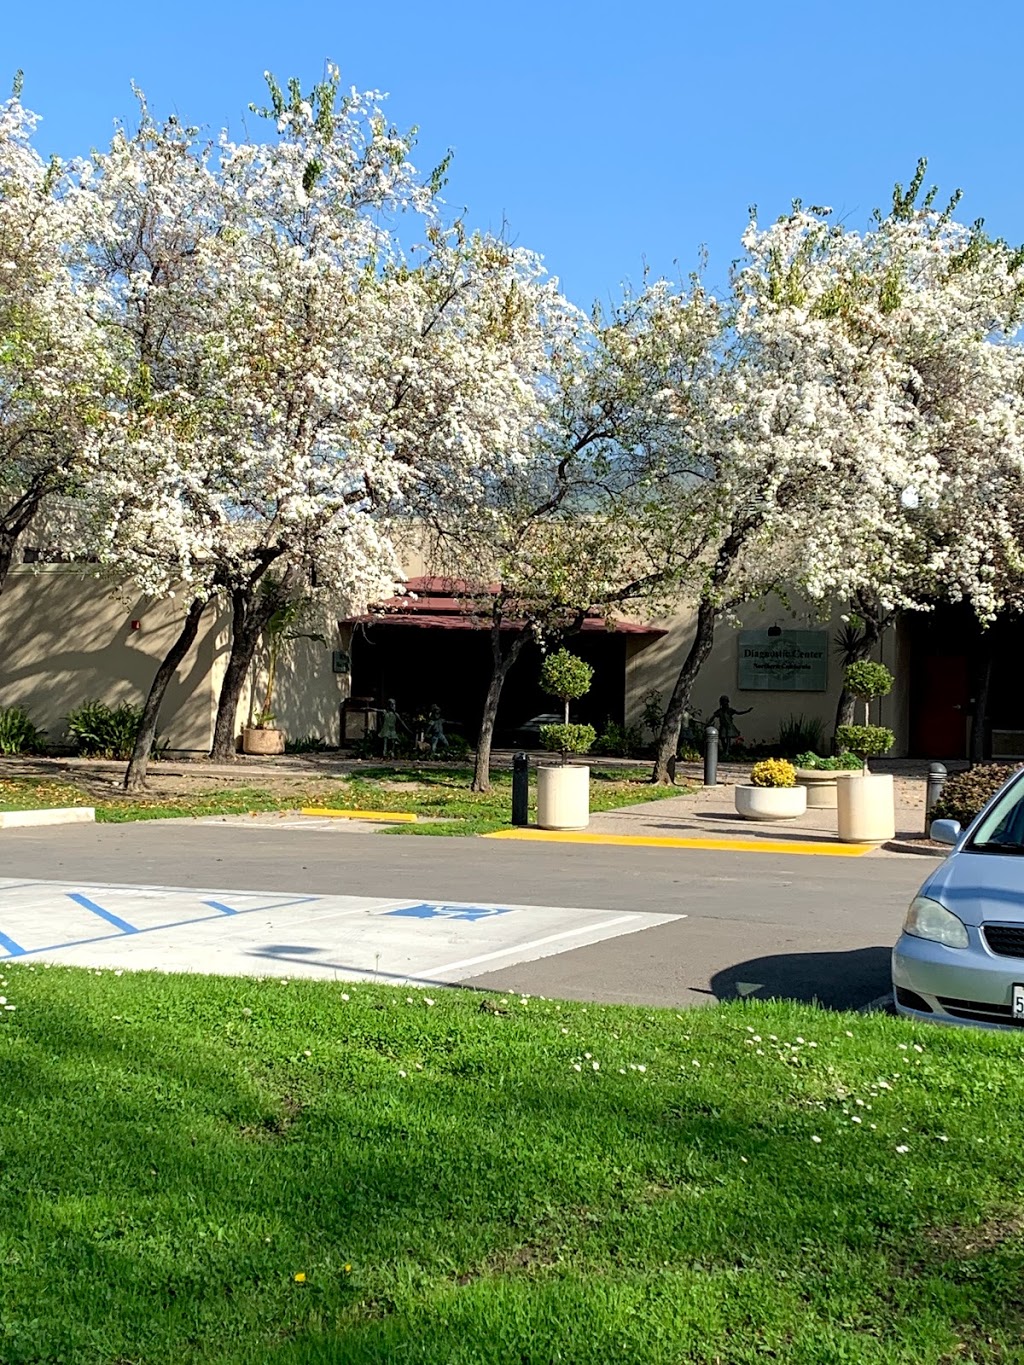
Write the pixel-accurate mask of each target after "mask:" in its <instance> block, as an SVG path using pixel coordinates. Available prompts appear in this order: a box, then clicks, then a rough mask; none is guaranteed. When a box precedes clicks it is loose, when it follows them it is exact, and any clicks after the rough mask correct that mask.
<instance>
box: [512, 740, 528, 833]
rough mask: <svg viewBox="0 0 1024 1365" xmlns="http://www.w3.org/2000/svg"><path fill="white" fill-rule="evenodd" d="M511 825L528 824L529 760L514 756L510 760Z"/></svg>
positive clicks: (522, 756) (524, 756)
mask: <svg viewBox="0 0 1024 1365" xmlns="http://www.w3.org/2000/svg"><path fill="white" fill-rule="evenodd" d="M512 823H513V824H514V825H528V824H529V823H530V760H529V758H528V757H527V756H526V754H516V756H515V757H514V758H513V760H512Z"/></svg>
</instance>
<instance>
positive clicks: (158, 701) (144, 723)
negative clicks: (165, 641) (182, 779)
mask: <svg viewBox="0 0 1024 1365" xmlns="http://www.w3.org/2000/svg"><path fill="white" fill-rule="evenodd" d="M209 600H210V599H209V598H208V597H197V598H195V600H194V601H193V602H192V604H191V606H190V607H189V609H188V611H187V612H186V614H185V620H184V623H183V625H182V627H181V632H180V634H179V635H178V638H177V639H176V640H175V642H174V644H173V645H171V647H170V649H169V650H168V651H167V653H166V654H165V655H164V659H163V662H162V663H161V665H160V667H159V668H158V669H157V671H156V677H155V678H154V679H153V685H152V687H150V689H149V696H148V697H147V698H146V704H145V706H144V707H143V708H142V720H141V721H140V722H139V732H138V734H137V735H136V736H135V748H134V749H133V750H132V756H131V759H130V760H129V762H128V768H127V770H126V772H125V775H124V787H125V791H130V792H135V791H141V790H142V789H143V788H144V787H145V785H146V771H147V769H148V767H149V756H150V754H151V753H152V751H153V744H154V742H155V741H156V731H157V725H158V723H159V720H160V707H161V705H162V704H163V699H164V694H165V693H166V691H167V687H168V684H169V683H170V681H171V679H172V678H173V677H174V674H175V672H176V670H177V668H178V665H179V664H180V663H181V661H182V659H184V657H185V655H186V654H187V653H188V652H189V650H190V649H191V648H192V645H193V644H194V643H195V638H196V635H197V634H198V633H199V622H200V619H201V617H202V615H203V612H204V611H205V610H206V607H207V604H208V602H209Z"/></svg>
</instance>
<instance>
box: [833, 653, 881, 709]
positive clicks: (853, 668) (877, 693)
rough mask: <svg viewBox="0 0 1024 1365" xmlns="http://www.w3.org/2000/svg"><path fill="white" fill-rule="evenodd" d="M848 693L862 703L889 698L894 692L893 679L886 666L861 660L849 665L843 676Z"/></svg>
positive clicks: (868, 660)
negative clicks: (877, 698)
mask: <svg viewBox="0 0 1024 1365" xmlns="http://www.w3.org/2000/svg"><path fill="white" fill-rule="evenodd" d="M843 682H844V683H845V686H846V690H847V692H852V693H853V695H854V696H855V697H860V699H861V700H862V701H874V699H875V698H876V697H887V696H888V695H889V693H890V692H891V691H892V683H893V677H892V674H891V673H890V672H889V670H888V669H887V668H886V666H885V664H876V663H873V662H872V661H871V660H870V659H859V660H858V661H857V662H856V663H855V664H848V665H847V668H846V672H845V673H844V675H843Z"/></svg>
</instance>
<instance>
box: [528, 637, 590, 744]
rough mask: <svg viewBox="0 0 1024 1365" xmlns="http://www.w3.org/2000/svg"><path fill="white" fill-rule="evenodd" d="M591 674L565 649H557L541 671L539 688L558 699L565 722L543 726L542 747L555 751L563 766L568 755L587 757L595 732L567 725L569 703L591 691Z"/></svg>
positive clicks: (574, 655)
mask: <svg viewBox="0 0 1024 1365" xmlns="http://www.w3.org/2000/svg"><path fill="white" fill-rule="evenodd" d="M593 679H594V670H593V669H592V668H591V667H590V665H589V664H588V663H586V662H585V661H584V660H583V659H581V658H580V657H579V655H578V654H572V653H570V652H569V650H567V649H559V650H558V651H556V653H554V654H549V655H548V657H547V658H546V659H545V660H544V665H543V667H542V668H541V671H540V685H541V687H543V689H544V691H545V692H546V693H547V694H548V696H549V697H557V698H558V699H559V701H561V702H562V705H563V706H564V708H565V720H564V722H563V723H562V724H560V725H542V726H541V731H540V737H541V743H542V744H544V746H545V747H546V748H548V749H556V750H558V752H559V753H560V754H561V755H562V762H563V763H565V762H566V760H567V758H568V755H569V754H585V753H587V752H588V751H589V750H590V748H591V746H592V745H593V743H594V741H595V740H596V739H597V732H596V731H595V730H594V727H593V726H592V725H572V724H570V721H569V703H570V702H573V701H578V700H579V699H580V697H583V696H585V695H586V694H587V693H588V692H589V691H590V684H591V682H593Z"/></svg>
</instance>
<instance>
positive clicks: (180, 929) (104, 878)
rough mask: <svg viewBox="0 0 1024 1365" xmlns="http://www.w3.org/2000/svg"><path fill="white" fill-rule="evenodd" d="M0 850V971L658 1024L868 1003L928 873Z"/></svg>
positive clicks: (764, 858)
mask: <svg viewBox="0 0 1024 1365" xmlns="http://www.w3.org/2000/svg"><path fill="white" fill-rule="evenodd" d="M0 840H2V841H0V877H2V878H3V879H4V884H0V935H2V936H3V938H0V955H3V954H6V956H8V957H11V958H19V959H20V960H24V961H32V960H41V959H43V958H45V959H46V960H50V961H65V962H71V961H75V962H79V963H87V964H89V965H113V964H114V963H115V962H116V964H117V965H118V966H120V967H123V968H130V967H141V968H147V967H148V968H152V967H157V968H163V969H168V970H207V971H214V972H216V971H224V972H238V971H251V972H253V974H256V975H267V974H272V973H273V974H279V975H280V974H291V975H299V974H302V975H324V974H329V975H331V976H334V977H336V978H338V979H342V980H359V979H367V977H373V976H375V975H376V977H377V979H381V980H393V981H396V982H397V981H402V982H412V983H417V984H423V985H427V984H444V983H446V982H449V981H450V982H456V981H458V982H461V983H463V984H467V985H475V986H480V987H484V988H487V989H502V990H504V989H511V990H518V991H529V992H531V993H534V994H543V995H550V996H562V997H567V998H573V999H592V1000H604V1001H621V1002H634V1003H645V1004H658V1005H674V1006H676V1007H684V1006H692V1005H705V1004H709V1003H713V1002H714V1001H715V1000H723V999H730V998H735V997H736V996H748V997H752V998H768V997H771V996H783V997H789V998H794V999H800V1000H817V1001H819V1002H820V1003H822V1004H823V1005H825V1006H829V1007H842V1008H847V1007H852V1008H859V1007H863V1006H865V1005H868V1004H869V1003H871V1002H872V1001H875V1000H877V999H878V997H880V996H882V995H884V994H885V992H886V991H887V988H888V953H889V949H890V947H891V945H892V943H893V942H894V941H895V939H896V936H897V934H898V932H899V926H900V923H901V920H902V916H903V913H904V911H905V909H906V906H907V904H908V903H909V900H910V899H911V897H912V896H913V894H914V891H915V890H916V888H917V886H918V884H919V883H920V882H921V881H922V880H923V879H924V877H925V875H926V874H927V872H928V870H929V869H930V867H931V866H932V862H931V860H930V859H926V858H922V857H914V856H911V855H907V856H902V857H900V856H890V857H884V858H871V859H863V858H861V859H835V858H825V857H821V858H817V857H787V856H784V855H779V856H775V855H771V854H763V853H761V854H749V853H742V852H716V851H703V850H696V849H657V848H627V847H602V846H595V845H571V844H558V845H543V844H509V843H504V842H501V841H490V840H481V839H444V838H441V839H439V838H423V837H416V836H404V837H395V836H387V835H381V834H371V833H354V832H352V831H350V830H340V829H338V828H336V827H330V826H324V825H320V826H319V827H317V828H305V827H301V826H299V827H295V826H294V825H292V826H290V827H288V828H279V829H275V828H273V827H272V826H268V825H267V824H265V823H261V822H256V821H254V822H253V823H252V825H251V826H246V825H245V824H244V823H233V824H230V825H228V824H225V823H222V822H218V821H210V822H195V821H182V820H173V821H171V820H168V821H152V822H139V823H134V824H124V825H94V826H89V825H85V826H67V827H64V828H55V829H48V830H9V831H4V832H3V834H2V836H0ZM232 896H233V897H234V899H232ZM75 897H78V899H75ZM83 900H84V901H85V902H88V903H89V904H83ZM218 905H219V906H221V907H226V909H225V908H216V907H217V906H218ZM97 909H98V910H99V911H102V912H105V914H106V915H107V916H113V919H114V920H115V921H118V922H119V923H115V922H113V921H112V920H111V919H109V918H105V917H104V914H103V913H97ZM51 930H52V932H49V931H51ZM19 935H20V937H19ZM10 945H13V949H12V948H11V946H10ZM291 950H295V951H291Z"/></svg>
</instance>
